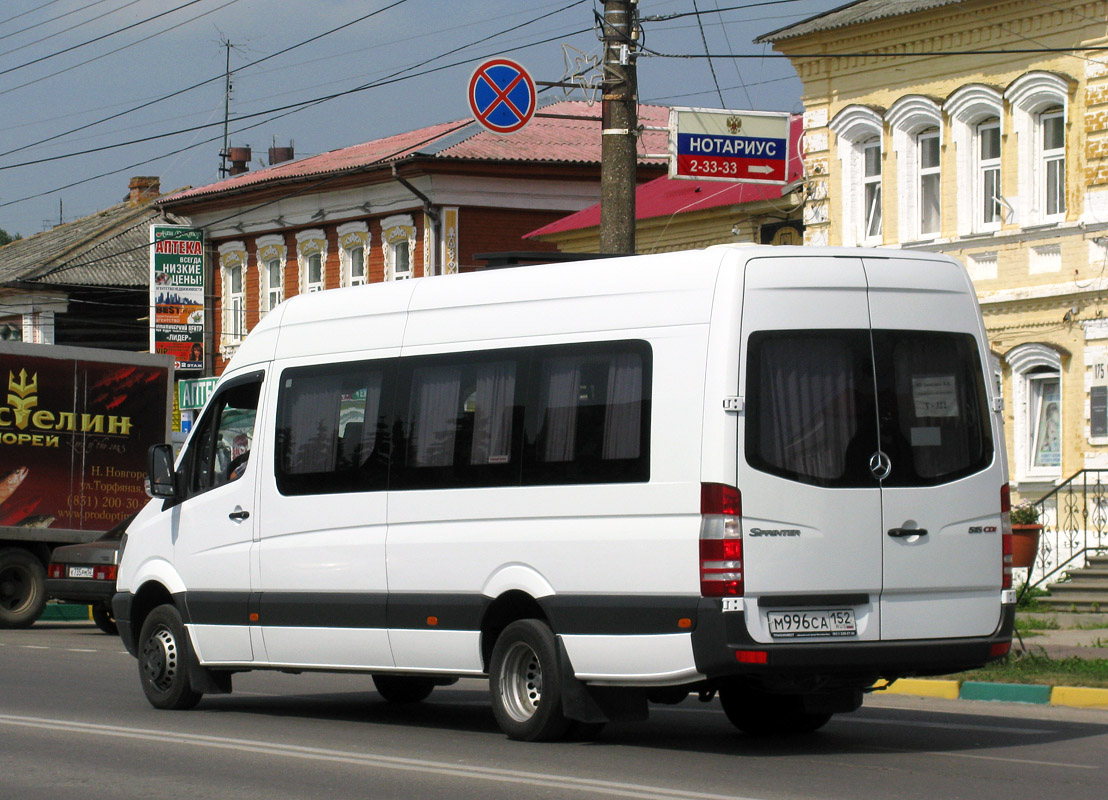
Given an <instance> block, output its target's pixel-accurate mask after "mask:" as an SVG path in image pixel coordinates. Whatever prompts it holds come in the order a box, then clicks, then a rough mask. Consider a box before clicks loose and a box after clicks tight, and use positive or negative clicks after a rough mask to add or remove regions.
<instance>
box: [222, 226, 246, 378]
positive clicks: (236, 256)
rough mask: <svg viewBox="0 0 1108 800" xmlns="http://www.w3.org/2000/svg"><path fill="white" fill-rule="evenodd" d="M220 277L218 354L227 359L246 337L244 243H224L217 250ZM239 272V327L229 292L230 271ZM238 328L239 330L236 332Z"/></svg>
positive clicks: (231, 295) (232, 298)
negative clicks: (240, 282)
mask: <svg viewBox="0 0 1108 800" xmlns="http://www.w3.org/2000/svg"><path fill="white" fill-rule="evenodd" d="M218 254H219V277H220V286H221V289H220V309H221V310H220V316H219V354H220V356H221V357H223V358H228V357H230V355H231V354H232V353H233V352H234V350H235V348H236V347H238V345H239V343H240V342H241V341H242V340H243V338H245V336H246V333H247V331H246V269H247V261H248V258H247V254H246V243H245V242H242V241H234V242H224V243H223V244H221V245H220V246H219V248H218ZM235 269H238V270H241V273H240V274H241V278H242V291H241V292H239V293H238V294H239V301H240V304H241V305H240V319H239V325H238V326H236V325H235V320H234V305H235V304H234V294H233V293H232V291H231V271H232V270H235ZM236 328H239V330H236Z"/></svg>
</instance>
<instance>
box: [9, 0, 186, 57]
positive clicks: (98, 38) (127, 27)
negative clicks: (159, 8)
mask: <svg viewBox="0 0 1108 800" xmlns="http://www.w3.org/2000/svg"><path fill="white" fill-rule="evenodd" d="M202 2H204V0H188V2H185V3H182V4H181V5H179V6H177V7H176V8H171V9H169V10H168V11H163V12H161V13H160V14H155V15H154V16H152V17H147V18H146V19H144V20H139V21H138V22H133V23H131V24H130V25H125V26H124V27H122V28H118V29H116V30H114V31H109V32H108V33H104V34H101V35H100V36H96V37H94V38H92V39H88V40H87V41H84V42H80V43H79V44H74V45H70V46H69V47H66V48H63V49H61V50H57V51H55V52H53V53H50V54H48V55H45V56H39V57H38V58H36V59H33V60H31V61H26V62H24V63H22V64H18V65H17V66H14V67H8V68H7V69H5V70H0V75H7V74H8V73H9V72H15V71H16V70H20V69H23V68H25V67H29V66H31V65H33V64H39V63H41V62H43V61H47V60H49V59H51V58H55V57H57V56H60V55H63V54H65V53H71V52H73V51H74V50H79V49H80V48H82V47H87V46H88V45H90V44H95V43H96V42H100V41H103V40H104V39H108V38H110V37H112V36H115V35H117V34H120V33H123V32H124V31H129V30H131V28H137V27H139V26H140V25H145V24H146V23H147V22H151V21H152V20H156V19H161V18H162V17H166V16H169V15H170V14H174V13H176V12H178V11H180V10H181V9H182V8H188V7H189V6H194V5H196V4H197V3H202Z"/></svg>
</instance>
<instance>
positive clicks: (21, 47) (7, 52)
mask: <svg viewBox="0 0 1108 800" xmlns="http://www.w3.org/2000/svg"><path fill="white" fill-rule="evenodd" d="M106 2H107V0H96V2H95V3H91V4H89V5H87V6H85V7H84V8H81V9H76V10H74V11H67V12H66V13H64V14H59V15H58V16H56V17H53V18H51V19H48V20H44V21H42V22H38V23H35V24H34V25H29V26H28V27H26V28H24V29H23V30H19V31H12V32H11V33H5V34H4V35H3V36H0V40H2V39H7V38H8V37H9V36H15V35H16V34H19V33H25V32H27V31H29V30H31V29H32V28H37V27H39V25H45V24H46V23H47V22H53V21H54V20H56V19H61V18H62V17H67V16H69V15H70V14H75V13H77V11H87V10H88V9H90V8H95V7H96V6H98V5H100V4H101V3H106ZM141 2H142V0H130V2H128V3H126V4H124V5H121V6H119V7H117V8H113V9H110V10H108V11H105V12H104V13H103V14H100V15H98V16H95V17H92V18H91V19H86V20H84V21H82V22H78V23H77V24H76V25H70V26H69V27H68V28H62V29H61V30H60V31H54V33H51V34H49V35H47V36H43V37H42V38H41V39H35V40H34V41H33V42H27V43H26V44H21V45H19V47H13V48H12V49H11V50H5V51H4V52H3V53H0V56H8V55H11V54H12V53H18V52H19V51H20V50H24V49H26V48H28V47H33V46H34V45H36V44H41V43H42V42H45V41H46V40H47V39H53V38H54V37H55V36H61V35H62V34H63V33H69V32H70V31H71V30H73V29H74V28H80V27H81V26H82V25H88V24H89V23H90V22H96V20H98V19H103V18H104V17H107V16H109V15H111V14H114V13H116V12H117V11H122V10H123V9H125V8H128V7H130V6H133V5H135V3H141Z"/></svg>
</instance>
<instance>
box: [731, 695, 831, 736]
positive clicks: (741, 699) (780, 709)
mask: <svg viewBox="0 0 1108 800" xmlns="http://www.w3.org/2000/svg"><path fill="white" fill-rule="evenodd" d="M719 702H720V705H722V706H723V712H724V713H725V714H726V715H727V719H729V720H731V724H732V725H734V726H735V727H736V728H738V729H739V730H741V731H742V732H743V733H746V734H750V735H752V736H798V735H801V734H805V733H811V732H812V731H815V730H818V729H820V728H822V727H823V726H824V725H826V724H827V723H828V721H830V719H831V714H828V713H824V712H811V711H805V710H804V698H803V696H801V695H796V694H789V695H786V694H769V693H767V692H761V691H757V690H755V689H747V688H745V687H741V686H723V687H721V688H720V690H719Z"/></svg>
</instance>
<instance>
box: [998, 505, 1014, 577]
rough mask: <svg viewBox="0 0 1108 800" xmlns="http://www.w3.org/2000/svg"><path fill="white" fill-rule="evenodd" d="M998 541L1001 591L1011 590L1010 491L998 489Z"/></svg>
mask: <svg viewBox="0 0 1108 800" xmlns="http://www.w3.org/2000/svg"><path fill="white" fill-rule="evenodd" d="M1000 539H1001V545H1000V549H1001V553H1002V554H1003V555H1002V558H1003V560H1002V562H1001V567H1002V570H1003V571H1002V572H1001V582H1000V588H1001V589H1011V588H1012V489H1011V487H1010V486H1008V484H1004V485H1003V486H1001V487H1000Z"/></svg>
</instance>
